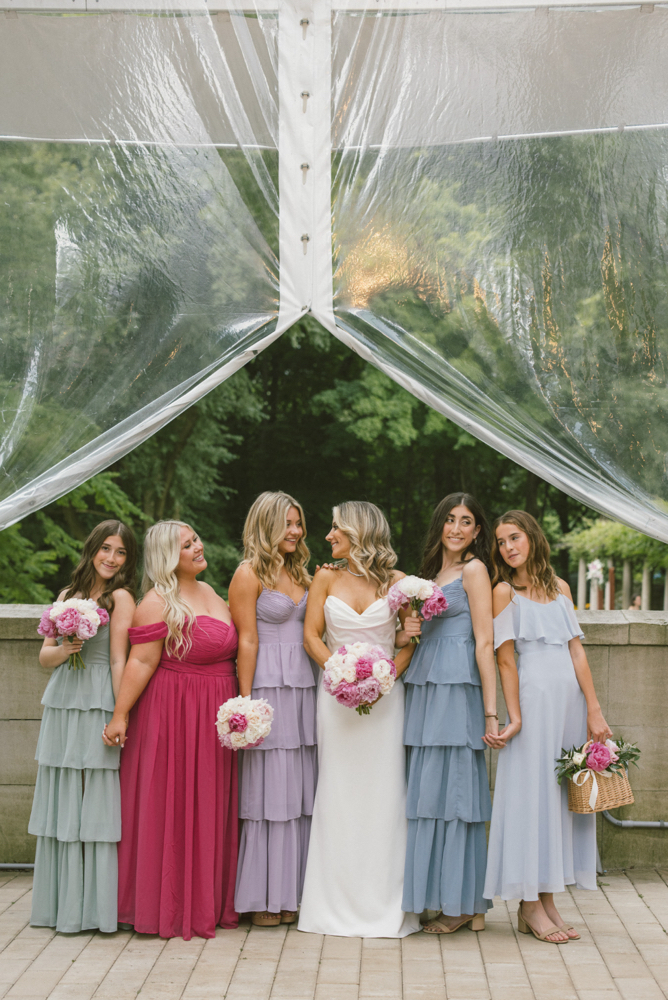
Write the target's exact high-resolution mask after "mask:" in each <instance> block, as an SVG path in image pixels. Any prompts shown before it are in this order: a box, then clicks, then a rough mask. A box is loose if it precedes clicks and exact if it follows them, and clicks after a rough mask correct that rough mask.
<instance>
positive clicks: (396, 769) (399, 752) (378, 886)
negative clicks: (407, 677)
mask: <svg viewBox="0 0 668 1000" xmlns="http://www.w3.org/2000/svg"><path fill="white" fill-rule="evenodd" d="M325 623H326V628H327V634H326V637H325V643H326V645H327V647H328V649H330V650H335V649H338V647H339V646H342V645H343V644H344V643H352V642H370V643H373V644H374V645H376V646H382V648H383V649H384V650H385V651H386V652H387V654H388V655H389V656H392V655H393V653H394V637H395V627H396V614H395V613H394V612H392V611H390V608H389V606H388V603H387V598H386V597H383V598H381V599H380V600H378V601H375V602H374V603H373V604H372V605H371V606H370V607H368V608H367V609H366V611H365V612H364V613H363V614H361V615H358V614H357V612H356V611H353V609H352V608H350V607H349V606H348V605H347V604H345V602H344V601H341V600H339V598H338V597H333V596H331V595H330V596H329V597H328V598H327V600H326V602H325ZM403 722H404V685H403V683H402V682H401V681H399V682H398V683H396V684H395V685H394V687H393V688H392V691H391V692H390V693H389V695H386V696H385V697H383V698H381V699H380V701H378V702H377V703H376V705H374V707H373V708H372V709H371V714H370V715H358V714H357V712H356V711H355V710H354V709H352V708H345V707H344V706H343V705H339V703H338V702H337V701H336V700H335V699H334V698H333V697H332V695H330V694H328V693H327V692H326V691H325V689H324V687H323V686H322V684H321V685H320V688H319V691H318V767H319V777H318V789H317V792H316V797H315V805H314V808H313V820H312V824H311V839H310V842H309V852H308V861H307V864H306V880H305V884H304V893H303V896H302V904H301V912H300V916H299V930H300V931H311V932H313V933H316V934H338V935H340V936H345V937H388V938H399V937H405V936H406V935H407V934H412V933H413V932H414V931H419V930H420V923H419V919H418V917H417V916H416V915H415V914H413V913H404V911H403V910H402V909H401V897H402V889H403V880H404V863H405V858H406V835H407V820H406V764H405V751H404V744H403Z"/></svg>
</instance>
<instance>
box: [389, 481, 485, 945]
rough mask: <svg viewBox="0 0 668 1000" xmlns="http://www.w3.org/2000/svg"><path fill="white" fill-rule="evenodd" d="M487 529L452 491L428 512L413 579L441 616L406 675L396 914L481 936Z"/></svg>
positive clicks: (434, 929) (440, 929) (431, 929)
mask: <svg viewBox="0 0 668 1000" xmlns="http://www.w3.org/2000/svg"><path fill="white" fill-rule="evenodd" d="M489 543H490V530H489V527H488V524H487V521H486V519H485V515H484V512H483V510H482V508H481V506H480V504H479V503H478V502H477V501H476V500H475V498H474V497H472V496H470V495H469V494H467V493H452V494H450V496H447V497H445V499H444V500H442V501H441V502H440V504H439V505H438V506H437V508H436V510H435V511H434V514H433V517H432V520H431V524H430V527H429V531H428V534H427V542H426V545H425V552H424V556H423V561H422V567H421V569H420V576H422V577H424V578H425V579H435V581H436V583H437V584H439V586H440V587H441V589H442V591H443V593H444V595H445V597H446V599H447V601H448V607H447V610H446V611H445V612H444V613H443V614H442V615H441V616H439V617H438V618H433V619H432V620H431V621H428V622H424V623H423V625H422V636H421V639H420V645H419V646H418V648H417V650H416V652H415V655H414V656H413V660H412V662H411V665H410V667H409V668H408V670H407V671H406V674H405V677H404V683H405V685H406V714H405V724H404V743H405V744H406V746H407V748H408V797H407V815H408V845H407V852H406V868H405V875H404V897H403V908H404V910H406V911H408V912H413V913H422V911H423V910H425V909H429V910H437V911H438V915H437V916H436V918H435V919H434V920H431V921H429V922H428V923H426V924H425V925H424V930H425V931H426V932H427V933H430V934H451V933H452V932H453V931H456V930H457V929H458V928H459V927H462V926H463V925H464V924H468V926H469V927H470V928H471V930H484V928H485V916H484V915H485V913H486V911H487V910H488V909H489V907H490V905H491V904H490V903H489V901H488V900H486V899H485V898H484V896H483V885H484V881H485V866H486V862H487V846H486V830H485V823H486V821H488V820H489V818H490V814H491V802H490V796H489V784H488V779H487V768H486V767H485V741H484V738H485V736H486V735H487V740H486V741H487V742H488V743H489V745H495V738H496V734H497V732H498V716H497V713H496V670H495V667H494V652H493V646H492V587H491V584H490V579H489V573H488V571H487V562H488V560H489Z"/></svg>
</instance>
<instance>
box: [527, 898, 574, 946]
mask: <svg viewBox="0 0 668 1000" xmlns="http://www.w3.org/2000/svg"><path fill="white" fill-rule="evenodd" d="M517 915H518V918H519V919H518V922H517V923H518V930H520V931H521V932H522V933H523V934H529V933H531V934H533V936H534V937H536V938H538V940H539V941H547V942H548V943H549V944H564V943H565V942H566V941H568V939H569V938H568V934H566V932H565V931H562V930H560V929H559V928H558V927H557V926H555V924H554V921H552V920H550V918H549V917H548V915H547V913H546V912H545V909H544V908H543V904H542V902H541V901H540V899H533V900H529V901H527V900H524V899H523V900H522V902H521V903H520V906H519V909H518V911H517Z"/></svg>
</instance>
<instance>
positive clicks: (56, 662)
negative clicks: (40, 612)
mask: <svg viewBox="0 0 668 1000" xmlns="http://www.w3.org/2000/svg"><path fill="white" fill-rule="evenodd" d="M82 646H83V639H78V638H77V636H76V635H75V636H74V637H73V641H72V642H70V640H69V637H68V638H67V639H66V640H63V642H62V643H61V644H60V645H58V642H57V640H56V639H45V640H44V642H43V643H42V648H41V649H40V651H39V662H40V665H41V666H42V667H46V669H47V670H53V669H54V668H55V667H59V666H60V665H61V663H64V662H65V660H67V659H68V658H69V657H70V656H71V654H72V653H80V652H81V647H82Z"/></svg>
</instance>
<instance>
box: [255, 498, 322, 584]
mask: <svg viewBox="0 0 668 1000" xmlns="http://www.w3.org/2000/svg"><path fill="white" fill-rule="evenodd" d="M291 507H294V508H295V509H296V510H298V511H299V517H300V518H301V522H302V528H303V530H304V534H303V535H302V537H301V538H300V539H299V541H298V543H297V546H296V548H295V551H294V552H288V553H287V555H285V556H282V555H281V553H280V552H279V551H278V546H279V545H280V543H281V542H282V541H283V539H284V538H285V524H286V520H287V516H288V511H289V510H290V508H291ZM305 539H306V519H305V517H304V511H303V510H302V506H301V504H300V503H298V502H297V500H295V498H294V497H291V496H290V494H289V493H283V492H282V491H279V492H278V493H269V492H267V493H261V494H260V496H259V497H258V498H257V499H256V500H255V502H254V503H253V506H252V507H251V509H250V510H249V511H248V514H247V516H246V523H245V524H244V535H243V541H244V560H243V561H244V562H245V563H247V564H248V565H249V566H250V567H251V569H252V570H253V572H254V573H255V575H256V576H257V577H258V579H259V580H260V582H261V583H262V584H263V586H265V587H266V588H267V589H268V590H275V589H276V585H277V583H278V575H279V573H280V572H281V567H282V566H285V569H286V570H287V573H288V576H289V577H290V578H291V579H292V580H294V581H295V583H296V584H297V585H298V586H300V587H304V588H306V589H308V587H309V584H310V583H311V577H310V575H309V572H308V564H309V560H310V558H311V553H310V552H309V550H308V546H307V545H306V542H305Z"/></svg>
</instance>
